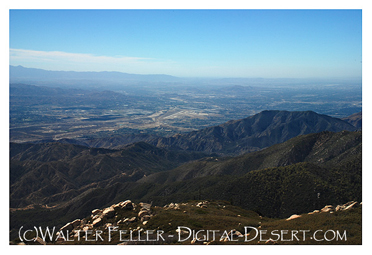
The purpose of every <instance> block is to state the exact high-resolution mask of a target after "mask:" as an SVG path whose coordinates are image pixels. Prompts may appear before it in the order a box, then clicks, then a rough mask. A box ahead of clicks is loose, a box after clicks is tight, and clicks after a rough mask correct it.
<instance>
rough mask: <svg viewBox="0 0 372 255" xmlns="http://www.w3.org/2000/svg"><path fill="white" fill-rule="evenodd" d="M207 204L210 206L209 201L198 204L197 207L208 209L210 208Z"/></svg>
mask: <svg viewBox="0 0 372 255" xmlns="http://www.w3.org/2000/svg"><path fill="white" fill-rule="evenodd" d="M207 204H208V201H205V202H199V203H197V204H196V206H197V207H200V208H207V207H208V206H207Z"/></svg>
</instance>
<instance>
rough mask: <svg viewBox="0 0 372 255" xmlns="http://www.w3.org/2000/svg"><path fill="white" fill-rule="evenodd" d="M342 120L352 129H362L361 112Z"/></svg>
mask: <svg viewBox="0 0 372 255" xmlns="http://www.w3.org/2000/svg"><path fill="white" fill-rule="evenodd" d="M342 120H344V121H346V122H348V123H350V124H351V125H353V126H354V127H356V128H357V129H358V130H361V129H362V112H357V113H354V114H352V115H350V116H348V117H345V118H342Z"/></svg>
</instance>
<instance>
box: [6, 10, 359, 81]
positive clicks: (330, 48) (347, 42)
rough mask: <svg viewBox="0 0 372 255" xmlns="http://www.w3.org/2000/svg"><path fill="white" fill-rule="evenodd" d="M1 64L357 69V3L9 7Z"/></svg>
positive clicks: (255, 73) (226, 70)
mask: <svg viewBox="0 0 372 255" xmlns="http://www.w3.org/2000/svg"><path fill="white" fill-rule="evenodd" d="M9 28H10V31H9V32H10V33H9V39H10V64H11V65H22V66H25V67H35V68H42V69H47V70H66V71H120V72H127V73H138V74H154V73H158V74H159V73H161V74H170V75H175V76H184V77H190V76H191V77H192V76H196V77H222V76H223V77H264V78H313V77H316V78H335V77H336V78H343V77H361V72H362V11H361V10H10V24H9Z"/></svg>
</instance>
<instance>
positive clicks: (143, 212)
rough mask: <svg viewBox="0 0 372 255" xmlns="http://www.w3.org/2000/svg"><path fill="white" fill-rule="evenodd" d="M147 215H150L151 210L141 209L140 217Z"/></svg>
mask: <svg viewBox="0 0 372 255" xmlns="http://www.w3.org/2000/svg"><path fill="white" fill-rule="evenodd" d="M145 215H149V211H147V210H141V211H140V212H139V213H138V218H141V217H143V216H145Z"/></svg>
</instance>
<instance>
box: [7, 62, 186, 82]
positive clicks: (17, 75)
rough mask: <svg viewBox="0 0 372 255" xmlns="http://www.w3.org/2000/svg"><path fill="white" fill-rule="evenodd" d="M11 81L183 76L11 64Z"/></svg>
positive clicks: (154, 79) (168, 79)
mask: <svg viewBox="0 0 372 255" xmlns="http://www.w3.org/2000/svg"><path fill="white" fill-rule="evenodd" d="M9 80H10V83H22V82H36V83H37V84H43V83H45V82H47V81H49V82H51V83H49V85H53V84H54V83H58V84H62V83H70V82H73V81H75V82H84V81H96V82H99V81H111V82H120V83H123V82H126V81H127V82H138V81H142V82H149V81H151V82H175V81H179V80H181V78H178V77H175V76H171V75H165V74H146V75H145V74H144V75H142V74H129V73H122V72H75V71H50V70H43V69H38V68H27V67H23V66H12V65H11V66H9Z"/></svg>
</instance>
